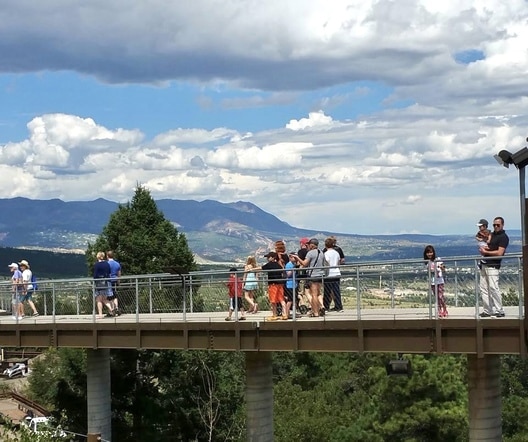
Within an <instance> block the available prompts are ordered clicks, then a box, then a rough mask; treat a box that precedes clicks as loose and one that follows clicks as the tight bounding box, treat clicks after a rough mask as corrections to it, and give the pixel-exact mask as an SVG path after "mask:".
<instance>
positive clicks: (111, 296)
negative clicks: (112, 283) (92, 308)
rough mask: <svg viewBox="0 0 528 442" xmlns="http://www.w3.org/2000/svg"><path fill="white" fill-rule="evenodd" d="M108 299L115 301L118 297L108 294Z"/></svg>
mask: <svg viewBox="0 0 528 442" xmlns="http://www.w3.org/2000/svg"><path fill="white" fill-rule="evenodd" d="M106 299H107V300H108V301H113V300H114V299H116V296H115V295H114V294H107V295H106Z"/></svg>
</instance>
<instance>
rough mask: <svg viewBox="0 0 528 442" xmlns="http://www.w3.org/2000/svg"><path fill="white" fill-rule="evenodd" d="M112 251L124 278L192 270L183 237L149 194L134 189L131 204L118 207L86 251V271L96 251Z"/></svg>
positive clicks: (92, 261) (191, 260) (141, 188)
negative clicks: (173, 270)
mask: <svg viewBox="0 0 528 442" xmlns="http://www.w3.org/2000/svg"><path fill="white" fill-rule="evenodd" d="M108 250H113V251H114V254H115V257H116V259H117V260H118V261H119V262H120V263H121V267H122V269H123V273H126V274H128V275H139V274H150V273H161V272H167V271H170V270H171V269H174V268H178V269H181V270H183V271H186V272H188V271H191V270H196V268H197V266H196V263H195V261H194V256H193V253H192V251H191V250H190V248H189V245H188V243H187V238H186V236H185V235H184V234H183V233H180V232H178V230H177V229H176V227H175V226H174V225H173V224H172V223H171V222H170V221H169V220H167V219H166V218H165V216H164V215H163V213H162V212H161V211H160V210H159V209H158V207H157V205H156V202H155V201H154V199H153V198H152V196H151V194H150V192H149V191H148V190H147V189H145V188H144V187H142V186H140V185H138V187H137V188H136V190H135V194H134V196H133V198H132V201H130V202H128V203H126V204H120V205H119V207H118V209H117V210H116V211H115V212H114V213H112V214H111V215H110V219H109V221H108V224H107V225H106V226H105V227H104V228H103V231H102V232H101V234H100V235H99V237H98V238H97V240H96V241H95V242H94V243H93V244H89V245H88V248H87V250H86V259H87V263H88V266H89V268H90V269H91V267H92V265H93V263H94V262H95V261H96V258H95V255H96V254H97V252H98V251H103V252H106V251H108Z"/></svg>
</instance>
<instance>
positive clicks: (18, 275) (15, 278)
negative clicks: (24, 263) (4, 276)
mask: <svg viewBox="0 0 528 442" xmlns="http://www.w3.org/2000/svg"><path fill="white" fill-rule="evenodd" d="M11 279H12V280H13V283H15V281H22V272H21V271H20V270H15V271H14V272H13V276H12V277H11ZM21 291H22V284H21V283H20V282H17V283H15V292H16V293H19V292H21Z"/></svg>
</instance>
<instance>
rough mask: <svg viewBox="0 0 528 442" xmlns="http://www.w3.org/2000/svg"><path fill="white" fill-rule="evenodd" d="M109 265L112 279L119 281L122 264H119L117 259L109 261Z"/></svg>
mask: <svg viewBox="0 0 528 442" xmlns="http://www.w3.org/2000/svg"><path fill="white" fill-rule="evenodd" d="M108 265H109V266H110V278H111V279H117V277H118V276H119V272H120V271H121V264H119V262H117V261H116V260H115V259H109V260H108Z"/></svg>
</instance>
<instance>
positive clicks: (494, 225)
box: [493, 224, 501, 227]
mask: <svg viewBox="0 0 528 442" xmlns="http://www.w3.org/2000/svg"><path fill="white" fill-rule="evenodd" d="M500 226H501V225H500V224H493V227H500Z"/></svg>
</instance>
